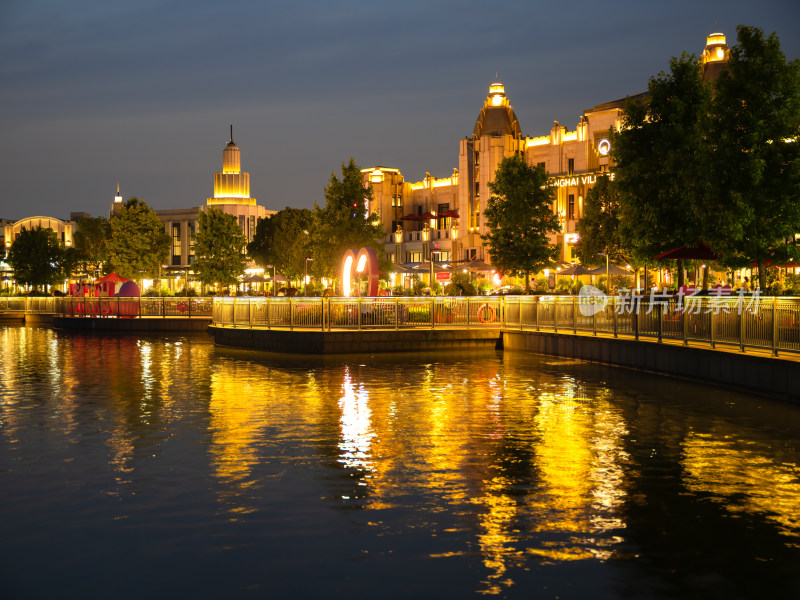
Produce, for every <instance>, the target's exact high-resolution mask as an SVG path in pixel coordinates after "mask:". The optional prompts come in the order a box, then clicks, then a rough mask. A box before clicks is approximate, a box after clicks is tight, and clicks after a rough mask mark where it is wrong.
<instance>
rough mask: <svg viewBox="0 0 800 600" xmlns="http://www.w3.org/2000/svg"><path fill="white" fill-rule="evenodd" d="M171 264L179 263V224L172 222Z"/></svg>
mask: <svg viewBox="0 0 800 600" xmlns="http://www.w3.org/2000/svg"><path fill="white" fill-rule="evenodd" d="M172 264H173V265H179V264H181V224H180V223H173V224H172Z"/></svg>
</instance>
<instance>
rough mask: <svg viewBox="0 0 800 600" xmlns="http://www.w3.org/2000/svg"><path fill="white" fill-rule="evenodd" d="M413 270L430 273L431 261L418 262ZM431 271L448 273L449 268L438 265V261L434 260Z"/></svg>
mask: <svg viewBox="0 0 800 600" xmlns="http://www.w3.org/2000/svg"><path fill="white" fill-rule="evenodd" d="M414 271H419V272H423V273H430V271H431V263H430V262H426V263H419V264H418V265H417V266H416V267H414ZM412 272H413V271H412ZM433 272H434V273H449V272H450V269H448V268H446V267H443V266H442V265H440V264H439V263H437V262H435V261H434V263H433Z"/></svg>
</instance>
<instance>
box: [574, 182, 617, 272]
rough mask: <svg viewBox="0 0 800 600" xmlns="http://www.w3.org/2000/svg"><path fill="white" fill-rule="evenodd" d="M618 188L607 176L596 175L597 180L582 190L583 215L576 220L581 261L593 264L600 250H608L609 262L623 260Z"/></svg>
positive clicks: (598, 256)
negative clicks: (584, 190)
mask: <svg viewBox="0 0 800 600" xmlns="http://www.w3.org/2000/svg"><path fill="white" fill-rule="evenodd" d="M619 217H620V207H619V191H618V190H617V186H616V184H615V183H614V182H613V181H611V180H610V179H609V178H608V177H598V178H597V183H596V184H595V185H594V187H593V188H592V189H591V190H589V192H588V193H587V194H586V199H585V200H584V203H583V217H582V218H581V219H580V220H579V221H578V223H577V225H576V229H577V231H578V235H579V238H578V243H577V245H576V248H575V250H576V253H577V255H578V257H580V259H581V263H583V264H584V265H589V266H594V265H598V264H600V263H601V262H602V263H603V264H605V260H604V259H603V260H601V253H602V254H603V255H605V254H606V253H608V258H609V260H610V261H612V262H618V261H621V260H627V256H626V254H627V253H626V252H625V251H624V249H623V242H622V235H621V233H620V219H619Z"/></svg>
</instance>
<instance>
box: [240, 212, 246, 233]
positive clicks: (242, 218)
mask: <svg viewBox="0 0 800 600" xmlns="http://www.w3.org/2000/svg"><path fill="white" fill-rule="evenodd" d="M244 219H245V216H244V215H239V229H240V230H241V231H242V233H243V234H244V235H247V232H246V231H245V230H244Z"/></svg>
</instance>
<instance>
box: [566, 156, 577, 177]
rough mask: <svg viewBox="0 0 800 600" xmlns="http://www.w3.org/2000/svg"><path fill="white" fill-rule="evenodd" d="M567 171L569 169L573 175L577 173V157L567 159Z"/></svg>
mask: <svg viewBox="0 0 800 600" xmlns="http://www.w3.org/2000/svg"><path fill="white" fill-rule="evenodd" d="M567 171H568V173H569V174H570V175H573V174H574V173H575V159H574V158H568V159H567Z"/></svg>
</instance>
